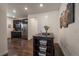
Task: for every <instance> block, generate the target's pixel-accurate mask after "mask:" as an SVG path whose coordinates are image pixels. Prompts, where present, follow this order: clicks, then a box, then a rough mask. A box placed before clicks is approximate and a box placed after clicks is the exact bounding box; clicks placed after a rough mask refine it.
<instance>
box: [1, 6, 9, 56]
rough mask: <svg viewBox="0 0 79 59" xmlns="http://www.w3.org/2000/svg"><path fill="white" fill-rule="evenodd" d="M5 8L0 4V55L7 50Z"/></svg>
mask: <svg viewBox="0 0 79 59" xmlns="http://www.w3.org/2000/svg"><path fill="white" fill-rule="evenodd" d="M5 10H6V9H4V8H3V6H2V5H0V55H4V54H5V53H7V52H8V49H7V47H8V46H7V18H6V11H5Z"/></svg>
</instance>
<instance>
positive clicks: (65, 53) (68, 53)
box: [59, 43, 71, 56]
mask: <svg viewBox="0 0 79 59" xmlns="http://www.w3.org/2000/svg"><path fill="white" fill-rule="evenodd" d="M59 46H60V48H61V50H62V51H63V54H64V56H71V53H70V51H69V50H68V49H67V48H65V49H64V48H63V47H62V45H61V43H59Z"/></svg>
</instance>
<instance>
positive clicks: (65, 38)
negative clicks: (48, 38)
mask: <svg viewBox="0 0 79 59" xmlns="http://www.w3.org/2000/svg"><path fill="white" fill-rule="evenodd" d="M66 5H67V4H62V5H61V8H60V10H59V12H60V13H61V11H63V9H65V7H66ZM59 41H60V46H61V47H62V50H63V52H64V54H65V55H79V4H76V5H75V23H73V24H70V25H69V26H68V28H62V29H60V30H59Z"/></svg>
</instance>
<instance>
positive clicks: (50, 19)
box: [28, 11, 59, 41]
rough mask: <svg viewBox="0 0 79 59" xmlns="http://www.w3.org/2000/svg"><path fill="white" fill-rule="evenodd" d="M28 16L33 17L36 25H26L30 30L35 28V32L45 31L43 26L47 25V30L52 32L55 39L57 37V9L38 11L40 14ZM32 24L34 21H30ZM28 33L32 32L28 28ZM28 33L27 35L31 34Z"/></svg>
mask: <svg viewBox="0 0 79 59" xmlns="http://www.w3.org/2000/svg"><path fill="white" fill-rule="evenodd" d="M29 18H34V19H35V20H36V21H37V26H36V27H35V28H33V26H31V25H30V26H28V27H30V28H32V29H31V30H33V29H36V30H37V31H38V32H37V33H40V32H45V30H44V26H45V25H48V26H49V27H50V28H49V30H48V32H51V33H54V35H55V40H56V39H57V36H58V25H59V24H58V11H52V12H46V13H40V14H32V15H29ZM28 22H29V21H28ZM33 24H35V23H32V25H33ZM28 25H29V24H28ZM28 33H30V34H32V31H30V30H29V32H28ZM30 34H29V37H30V36H31V37H32V35H30ZM33 35H34V34H33ZM56 41H57V40H56Z"/></svg>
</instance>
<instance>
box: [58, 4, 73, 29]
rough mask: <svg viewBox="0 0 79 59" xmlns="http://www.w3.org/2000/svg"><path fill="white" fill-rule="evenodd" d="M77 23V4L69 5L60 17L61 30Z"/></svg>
mask: <svg viewBox="0 0 79 59" xmlns="http://www.w3.org/2000/svg"><path fill="white" fill-rule="evenodd" d="M74 22H75V4H74V3H68V4H67V7H66V9H65V10H63V12H62V13H61V17H60V28H62V27H64V28H67V27H68V25H69V24H71V23H74Z"/></svg>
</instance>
